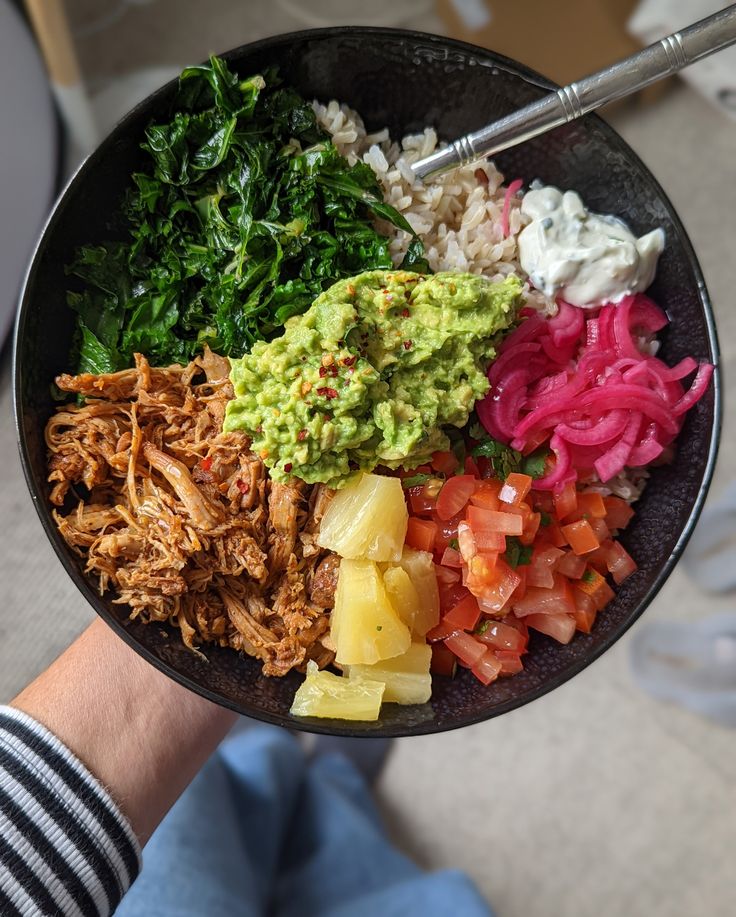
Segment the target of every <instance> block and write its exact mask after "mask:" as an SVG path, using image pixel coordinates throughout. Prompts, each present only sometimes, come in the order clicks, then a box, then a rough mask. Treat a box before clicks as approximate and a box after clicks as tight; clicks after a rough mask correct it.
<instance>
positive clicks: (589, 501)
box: [578, 490, 607, 519]
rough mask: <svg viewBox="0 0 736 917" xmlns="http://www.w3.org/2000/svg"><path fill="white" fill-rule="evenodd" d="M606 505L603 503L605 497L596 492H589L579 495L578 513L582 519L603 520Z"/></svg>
mask: <svg viewBox="0 0 736 917" xmlns="http://www.w3.org/2000/svg"><path fill="white" fill-rule="evenodd" d="M606 512H607V510H606V504H605V503H604V502H603V496H602V495H601V494H599V493H596V492H595V491H594V490H588V491H585V492H584V493H579V494H578V513H579V514H580V518H581V519H582V518H584V517H586V516H588V517H589V518H590V517H592V518H593V519H603V518H604V517H605V515H606Z"/></svg>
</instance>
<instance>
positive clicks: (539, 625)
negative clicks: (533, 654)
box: [527, 615, 575, 643]
mask: <svg viewBox="0 0 736 917" xmlns="http://www.w3.org/2000/svg"><path fill="white" fill-rule="evenodd" d="M527 621H528V623H529V627H533V628H534V630H538V631H540V632H541V633H543V634H547V636H548V637H552V638H553V639H555V640H557V642H558V643H569V642H570V641H571V640H572V638H573V635H574V634H575V619H574V618H573V616H572V615H529V617H528V618H527Z"/></svg>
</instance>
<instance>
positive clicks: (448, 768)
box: [0, 0, 736, 917]
mask: <svg viewBox="0 0 736 917" xmlns="http://www.w3.org/2000/svg"><path fill="white" fill-rule="evenodd" d="M68 5H69V7H70V9H71V11H72V13H73V16H74V19H75V22H77V23H79V22H82V21H83V20H84V19H85V17H86V16H88V15H90V14H91V11H92V10H93V9H94V8H99V7H96V4H93V3H92V2H91V0H90V2H86V0H73V2H72V0H70V2H69V4H68ZM105 5H106V6H107V5H108V4H105ZM202 8H203V5H202V4H197V3H196V2H195V0H177V2H174V0H158V2H157V3H156V4H155V5H154V6H152V7H151V8H150V9H145V8H136V9H135V10H134V11H131V12H130V13H128V14H127V15H126V16H125V17H123V18H122V19H121V20H120V21H119V22H118V23H117V24H116V25H115V27H114V29H111V30H110V34H108V33H106V32H101V33H99V34H98V35H96V36H94V37H93V38H92V37H90V38H88V39H80V50H81V58H82V62H83V65H84V67H85V69H86V71H87V72H88V73H89V74H91V75H92V77H93V80H94V82H95V83H96V85H103V84H104V82H105V81H106V80H109V78H110V77H111V76H118V75H121V74H123V73H125V72H127V71H128V70H129V69H130V68H131V67H134V66H153V65H156V66H159V65H166V66H172V65H178V64H180V63H184V62H188V61H191V60H198V59H201V58H202V57H203V56H204V55H205V53H207V52H208V51H210V50H213V49H214V50H221V49H224V48H225V47H226V46H231V45H235V44H238V43H240V42H241V41H246V40H249V39H251V38H254V37H258V36H259V35H261V34H266V33H268V32H272V31H285V30H287V29H291V28H294V27H298V23H296V22H295V20H294V18H293V17H292V16H290V15H289V14H287V13H284V12H282V8H281V6H280V5H279V4H278V3H273V2H269V3H267V2H265V0H253V2H250V3H248V4H245V3H241V4H238V3H237V2H235V0H212V2H209V3H208V4H207V9H208V19H207V21H204V19H203V17H202V15H201V11H202ZM195 13H197V14H198V17H197V18H196V19H195V18H193V17H194V14H195ZM192 21H196V22H197V28H196V29H187V28H186V27H185V23H187V22H192ZM421 24H422V25H424V27H425V28H427V29H432V28H436V27H437V23H435V22H434V21H429V20H424V21H423V22H422V23H421ZM113 33H114V35H113ZM612 120H613V121H614V123H615V125H616V127H617V128H618V129H619V130H620V131H621V132H622V134H623V135H624V137H625V138H626V139H627V140H628V141H629V142H630V143H631V144H632V146H633V147H634V148H635V149H636V150H637V151H638V152H639V153H640V154H641V155H642V157H643V158H644V160H645V161H646V162H647V164H648V165H649V166H650V167H651V169H652V170H653V172H654V173H655V175H657V177H658V178H659V179H660V181H661V182H662V184H663V185H664V187H665V189H666V191H667V192H668V194H669V195H670V196H671V197H672V200H673V201H674V203H675V206H676V207H677V208H678V210H679V212H680V214H681V216H682V218H683V221H684V223H685V225H686V227H687V228H688V231H689V232H690V235H691V237H692V240H693V242H694V245H695V248H696V249H697V251H698V253H699V256H700V259H701V263H702V265H703V269H704V272H705V275H706V279H707V281H708V285H709V287H710V291H711V294H712V297H713V300H714V303H715V308H716V313H717V319H718V325H719V329H720V335H721V344H722V347H723V356H724V365H725V376H726V384H727V386H728V387H730V386H736V381H733V380H735V379H736V366H735V365H734V364H735V363H736V309H734V304H733V294H732V290H733V278H734V273H733V271H734V268H733V265H734V258H733V247H734V240H735V239H736V181H734V179H736V174H734V172H735V167H734V155H733V151H734V149H735V148H736V123H735V122H729V121H727V120H726V119H725V118H723V117H722V116H720V115H719V114H717V113H715V112H713V111H712V110H711V109H710V108H709V107H708V106H707V105H706V104H705V103H704V102H703V101H702V100H701V99H700V98H699V97H697V96H696V95H694V94H693V93H692V92H691V91H690V90H688V89H686V88H684V87H679V88H677V89H675V90H674V91H672V92H671V93H669V94H668V95H667V96H666V97H665V98H664V99H663V100H662V101H661V102H660V103H659V104H658V105H657V107H656V108H653V109H646V110H638V109H637V110H628V109H624V110H622V111H619V112H618V113H615V114H614V115H613V116H612ZM9 383H10V367H9V359H8V353H7V349H6V352H5V354H4V356H3V360H2V384H1V388H0V467H2V468H3V470H4V474H3V477H2V479H1V480H0V518H2V520H3V523H4V524H3V526H2V530H1V531H0V581H1V582H3V583H4V587H5V588H4V607H3V613H2V615H1V616H0V701H5V700H7V699H9V698H10V697H12V695H13V693H14V692H15V691H16V690H17V689H19V688H20V687H21V686H22V685H23V684H24V683H25V682H26V681H27V680H28V679H29V678H31V677H32V676H33V675H34V674H35V673H36V672H38V671H39V670H40V669H41V668H43V666H45V665H46V664H47V663H48V662H49V661H50V660H51V659H52V658H53V657H54V656H55V655H56V654H57V653H58V652H59V651H60V650H61V649H62V648H63V647H65V646H66V645H67V644H68V643H69V641H70V640H71V639H72V638H73V637H74V636H75V634H77V633H78V632H79V631H80V630H81V629H82V628H83V627H84V625H85V624H86V623H87V621H89V619H90V617H91V612H90V611H89V609H88V608H87V607H85V605H84V604H83V603H82V602H81V600H80V598H79V597H78V596H77V594H76V591H75V589H74V588H73V586H72V584H71V583H70V582H69V581H68V579H67V578H66V576H65V575H64V574H63V572H62V570H61V568H60V566H59V564H58V563H57V561H56V559H55V557H54V556H53V554H52V551H51V548H50V547H49V546H48V544H47V542H46V540H45V538H44V535H43V533H42V531H41V527H40V525H39V523H38V521H37V519H36V517H35V514H34V513H33V510H32V508H31V504H30V500H29V498H28V496H27V494H26V490H25V485H24V483H23V480H22V476H21V471H20V467H19V464H18V461H17V458H16V447H15V442H14V434H13V430H12V422H11V404H10V392H9V387H10V385H9ZM730 393H731V392H730V391H729V395H730ZM726 404H727V405H728V404H730V398H727V400H726ZM734 457H736V423H733V422H732V420H731V418H727V419H726V423H725V428H724V439H723V446H722V450H721V459H720V465H719V468H718V471H717V475H716V483H715V486H714V491H713V495H714V496H717V494H718V492H719V491H720V490H722V489H723V487H724V485H725V484H726V483H727V482H728V480H729V479H730V477H731V475H732V472H731V470H730V467H731V466H730V463H731V461H733V459H734ZM731 605H732V600H731V598H730V597H725V598H720V599H719V598H713V597H708V596H706V595H704V594H703V593H701V592H699V591H698V590H697V589H696V588H695V586H694V585H693V584H692V583H691V582H690V581H689V580H688V579H687V577H686V576H685V574H684V573H683V572H682V571H681V570H679V569H678V570H676V571H675V573H674V574H673V576H672V577H671V578H670V580H669V582H668V583H667V585H666V587H665V588H664V589H663V591H662V593H661V594H660V596H659V597H658V599H657V600H656V601H655V603H654V604H653V606H652V607H651V609H650V611H648V612H647V615H646V616H645V617H646V620H648V621H651V620H654V619H657V618H675V619H684V620H687V619H695V618H698V617H702V616H704V615H706V614H710V613H712V612H715V611H718V610H726V609H728V608H729V607H731ZM640 626H641V625H640ZM635 631H636V628H634V632H635ZM630 639H631V635H628V636H627V637H625V638H624V639H622V640H621V641H620V642H619V643H618V644H617V645H616V646H615V647H614V648H613V649H612V650H611V651H610V652H609V653H608V654H607V655H606V656H605V657H604V658H602V659H601V660H600V661H599V662H597V663H596V664H595V665H593V666H592V667H591V668H589V669H588V670H586V671H585V672H583V673H582V674H580V675H579V676H578V677H577V678H576V679H575V680H574V681H573V682H571V683H568V684H567V685H564V686H563V687H561V688H559V689H558V690H556V691H555V692H554V693H553V694H551V695H548V696H546V697H544V698H542V699H541V700H538V701H536V702H535V703H533V704H531V705H529V706H527V707H525V708H524V709H522V710H518V711H516V712H514V713H512V714H509V715H506V716H504V717H502V718H501V719H498V720H495V721H492V722H490V723H486V724H483V725H480V726H477V727H473V728H468V729H464V730H461V731H458V732H454V733H449V734H444V735H441V736H436V737H424V738H416V739H408V740H400V741H399V742H397V743H396V747H395V751H394V753H393V755H392V757H391V759H390V761H389V764H388V767H387V770H386V771H385V774H384V776H383V777H382V779H381V782H380V785H379V796H380V801H381V804H382V806H383V809H384V811H385V814H386V818H387V822H388V824H389V827H390V830H391V832H392V834H393V835H394V837H395V838H396V840H397V841H398V842H399V843H400V844H401V845H402V846H403V847H404V848H405V849H406V850H407V851H409V852H411V853H412V854H413V855H414V856H415V857H416V858H417V859H418V860H419V861H420V862H421V863H423V864H425V865H426V866H428V867H431V868H440V867H449V866H452V867H459V868H463V869H466V870H467V871H469V872H470V874H471V875H472V876H473V877H474V878H475V880H476V881H477V883H478V884H479V886H480V888H481V889H482V891H483V892H484V893H485V894H486V895H487V896H488V899H489V900H490V901H491V902H492V903H493V906H494V908H495V909H496V911H497V913H498V915H499V917H522V915H523V917H550V915H559V917H590V915H591V914H593V913H595V914H596V915H597V917H619V915H621V917H623V915H627V917H630V915H635V917H637V915H640V914H642V915H643V914H646V915H648V917H660V915H661V917H691V915H699V914H706V913H707V914H708V915H710V917H721V915H723V917H727V915H731V914H732V913H733V902H734V900H736V871H734V869H733V853H732V852H733V849H734V845H735V844H736V820H735V819H734V811H735V804H736V793H735V792H734V779H733V761H734V760H735V759H736V733H734V732H732V731H728V730H726V729H723V728H721V727H718V726H716V725H714V724H711V723H709V722H707V721H706V720H703V719H700V718H697V717H695V716H693V715H691V714H689V713H686V712H685V711H682V710H679V709H675V708H673V707H669V706H666V705H662V704H660V703H658V702H656V701H653V700H651V699H649V698H648V697H646V696H644V695H642V694H641V693H640V692H639V690H638V689H637V688H636V687H635V685H634V684H633V682H632V679H631V677H630V674H629V663H628V651H629V644H630Z"/></svg>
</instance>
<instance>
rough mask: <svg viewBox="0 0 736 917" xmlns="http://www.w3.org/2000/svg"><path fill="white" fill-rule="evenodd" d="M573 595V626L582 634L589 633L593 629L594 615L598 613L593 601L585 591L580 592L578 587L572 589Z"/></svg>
mask: <svg viewBox="0 0 736 917" xmlns="http://www.w3.org/2000/svg"><path fill="white" fill-rule="evenodd" d="M573 597H574V600H575V611H574V612H573V615H572V616H573V618H574V619H575V626H576V627H577V629H578V630H580V631H582V632H583V633H584V634H589V633H590V632H591V630H592V629H593V624H595V617H596V615H597V614H598V609H597V608H596V607H595V602H594V601H593V599H591V597H590V596H589V595H588V594H587V593H585V592H581V591H580V590H579V589H573Z"/></svg>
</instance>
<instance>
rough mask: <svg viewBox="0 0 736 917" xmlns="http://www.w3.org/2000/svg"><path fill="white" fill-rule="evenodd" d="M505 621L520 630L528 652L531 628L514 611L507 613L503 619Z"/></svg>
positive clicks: (509, 625)
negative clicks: (527, 646)
mask: <svg viewBox="0 0 736 917" xmlns="http://www.w3.org/2000/svg"><path fill="white" fill-rule="evenodd" d="M503 623H504V624H506V625H507V626H508V627H514V628H516V630H518V631H519V633H520V634H521V636H522V637H523V638H524V652H526V645H527V643H528V642H529V628H528V627H527V626H526V623H525V622H524V621H522V620H521V618H517V617H516V615H515V614H514V613H513V611H512V612H511V613H510V614H507V615H506V617H505V618H504V619H503Z"/></svg>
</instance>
